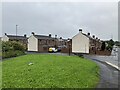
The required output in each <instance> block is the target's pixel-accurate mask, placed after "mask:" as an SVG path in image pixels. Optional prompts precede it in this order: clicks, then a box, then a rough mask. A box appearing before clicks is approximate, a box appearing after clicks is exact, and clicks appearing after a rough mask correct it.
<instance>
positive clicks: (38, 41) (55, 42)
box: [28, 32, 68, 52]
mask: <svg viewBox="0 0 120 90" xmlns="http://www.w3.org/2000/svg"><path fill="white" fill-rule="evenodd" d="M67 45H68V44H67V41H66V40H65V39H62V38H61V37H60V38H57V35H55V37H52V35H51V34H49V35H48V36H46V35H36V34H35V33H34V32H32V35H31V36H30V37H29V38H28V51H33V52H48V49H49V48H50V47H55V48H58V47H62V48H64V50H66V51H63V52H67ZM62 50H63V49H62Z"/></svg>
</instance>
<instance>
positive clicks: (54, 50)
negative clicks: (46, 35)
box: [48, 47, 57, 52]
mask: <svg viewBox="0 0 120 90" xmlns="http://www.w3.org/2000/svg"><path fill="white" fill-rule="evenodd" d="M48 52H57V49H55V48H52V47H50V48H49V51H48Z"/></svg>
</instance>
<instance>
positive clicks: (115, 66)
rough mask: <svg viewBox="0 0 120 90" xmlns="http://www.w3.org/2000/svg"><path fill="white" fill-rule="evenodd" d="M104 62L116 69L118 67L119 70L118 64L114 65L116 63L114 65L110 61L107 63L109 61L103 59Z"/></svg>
mask: <svg viewBox="0 0 120 90" xmlns="http://www.w3.org/2000/svg"><path fill="white" fill-rule="evenodd" d="M105 63H107V64H109V65H111V66H113V67H114V68H116V69H118V70H120V68H119V67H118V66H116V65H114V64H112V63H109V62H107V61H105Z"/></svg>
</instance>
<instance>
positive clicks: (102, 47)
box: [101, 42, 106, 51]
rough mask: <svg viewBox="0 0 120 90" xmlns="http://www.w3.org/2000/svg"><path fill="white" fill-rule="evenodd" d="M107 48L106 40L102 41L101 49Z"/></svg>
mask: <svg viewBox="0 0 120 90" xmlns="http://www.w3.org/2000/svg"><path fill="white" fill-rule="evenodd" d="M105 48H106V44H105V42H102V46H101V50H102V51H104V50H105Z"/></svg>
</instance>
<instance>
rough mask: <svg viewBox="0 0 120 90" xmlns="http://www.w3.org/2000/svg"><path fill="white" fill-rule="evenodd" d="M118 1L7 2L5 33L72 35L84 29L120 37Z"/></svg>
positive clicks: (65, 36) (4, 18)
mask: <svg viewBox="0 0 120 90" xmlns="http://www.w3.org/2000/svg"><path fill="white" fill-rule="evenodd" d="M117 4H118V3H117V2H103V3H100V2H71V3H70V2H44V3H42V2H37V3H34V2H19V3H18V2H16V3H15V2H10V3H8V2H4V3H3V4H2V5H3V6H2V15H3V16H2V28H3V29H2V33H3V34H4V33H5V32H6V33H7V34H15V33H16V24H17V25H18V34H19V35H23V34H27V35H28V36H30V35H31V32H32V31H34V32H35V33H36V34H43V35H48V34H49V33H51V34H52V35H53V36H54V35H55V34H57V35H58V37H63V38H72V37H73V36H74V35H76V34H77V33H78V29H79V28H82V29H83V32H84V33H88V32H90V33H91V35H95V36H97V37H98V38H100V39H105V40H106V39H110V38H113V39H114V40H118V6H117Z"/></svg>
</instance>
